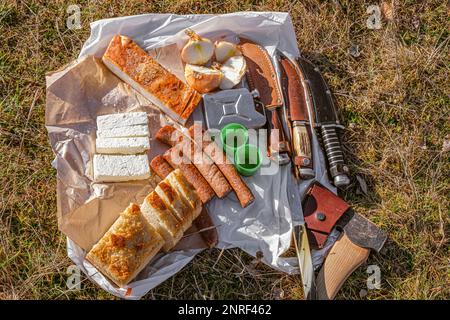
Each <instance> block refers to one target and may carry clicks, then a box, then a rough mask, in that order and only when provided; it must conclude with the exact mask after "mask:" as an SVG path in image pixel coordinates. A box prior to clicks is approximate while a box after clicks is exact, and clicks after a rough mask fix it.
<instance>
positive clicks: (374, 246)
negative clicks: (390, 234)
mask: <svg viewBox="0 0 450 320" xmlns="http://www.w3.org/2000/svg"><path fill="white" fill-rule="evenodd" d="M336 227H337V228H339V229H340V230H341V231H343V232H345V234H346V235H347V237H348V238H349V239H350V240H351V241H352V242H353V243H354V244H356V245H357V246H360V247H362V248H367V249H371V250H374V251H377V252H380V250H381V248H383V245H384V243H385V242H386V239H387V235H386V233H384V232H383V231H382V230H381V229H380V228H378V227H377V226H376V225H375V224H373V223H372V222H370V221H369V220H368V219H366V218H364V217H363V216H361V215H360V214H357V213H356V212H354V211H353V210H352V209H351V208H349V209H348V210H347V212H346V213H345V214H344V215H343V216H342V217H341V218H340V219H339V221H338V222H337V223H336Z"/></svg>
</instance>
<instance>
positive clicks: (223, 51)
mask: <svg viewBox="0 0 450 320" xmlns="http://www.w3.org/2000/svg"><path fill="white" fill-rule="evenodd" d="M214 46H215V49H214V54H215V56H216V61H218V62H220V63H223V62H225V61H227V60H228V59H229V58H231V57H234V56H240V55H242V54H241V51H239V49H238V47H237V46H236V45H235V44H234V43H231V42H228V41H216V43H215V44H214Z"/></svg>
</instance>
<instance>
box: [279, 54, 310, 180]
mask: <svg viewBox="0 0 450 320" xmlns="http://www.w3.org/2000/svg"><path fill="white" fill-rule="evenodd" d="M278 56H279V60H280V64H281V69H282V76H281V87H282V89H283V94H284V101H285V104H286V105H287V107H288V108H287V109H288V110H289V115H288V118H289V120H290V124H291V126H290V129H291V132H292V133H291V137H292V139H291V143H292V150H293V160H294V161H293V162H294V164H295V166H296V167H297V170H298V174H299V176H300V178H302V179H305V180H308V179H311V178H313V177H314V175H315V174H314V170H313V159H312V152H311V127H310V122H309V110H308V109H309V108H308V105H309V103H310V102H309V101H308V98H309V97H308V96H307V93H306V92H305V87H304V85H303V83H302V82H303V81H304V80H303V75H302V74H301V70H300V68H299V66H298V65H297V63H296V62H295V61H292V60H290V59H288V58H287V57H286V56H284V55H283V54H282V53H280V52H279V53H278ZM307 97H308V98H307Z"/></svg>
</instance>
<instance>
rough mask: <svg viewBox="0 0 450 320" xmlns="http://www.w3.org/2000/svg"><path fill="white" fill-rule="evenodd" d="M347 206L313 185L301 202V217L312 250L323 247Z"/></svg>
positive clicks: (317, 185) (317, 184)
mask: <svg viewBox="0 0 450 320" xmlns="http://www.w3.org/2000/svg"><path fill="white" fill-rule="evenodd" d="M349 207H350V206H349V205H348V204H347V203H346V202H345V201H344V200H342V199H341V198H339V197H338V196H337V195H335V194H334V193H333V192H331V191H330V190H328V189H327V188H325V187H324V186H322V185H321V184H319V183H314V184H313V185H312V187H311V188H310V189H309V191H308V193H307V195H306V197H305V200H304V202H303V216H304V218H305V222H306V228H307V232H308V239H309V242H310V246H311V247H312V248H313V249H320V248H322V247H323V246H324V244H325V242H326V240H327V238H328V235H329V233H330V232H331V230H332V229H333V227H334V225H335V224H336V222H337V221H338V220H339V218H340V217H341V216H342V215H343V214H344V213H345V212H346V211H347V210H348V209H349Z"/></svg>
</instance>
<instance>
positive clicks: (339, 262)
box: [316, 233, 370, 300]
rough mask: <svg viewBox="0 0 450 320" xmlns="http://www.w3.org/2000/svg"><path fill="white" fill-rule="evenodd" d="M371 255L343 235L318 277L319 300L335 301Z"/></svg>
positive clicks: (332, 249)
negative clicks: (354, 272)
mask: <svg viewBox="0 0 450 320" xmlns="http://www.w3.org/2000/svg"><path fill="white" fill-rule="evenodd" d="M369 253H370V250H369V249H366V248H362V247H359V246H357V245H355V244H354V243H353V242H352V241H351V240H350V239H349V238H348V237H347V235H346V234H345V233H343V234H342V236H341V237H340V238H339V239H338V240H337V241H336V242H335V244H334V245H333V247H332V248H331V250H330V253H328V256H327V258H326V259H325V262H324V263H323V266H322V268H321V269H320V271H319V274H318V275H317V279H316V285H317V298H318V299H319V300H333V299H334V298H335V297H336V294H337V293H338V291H339V290H340V289H341V287H342V285H343V284H344V282H345V280H347V278H348V277H349V276H350V275H351V274H352V273H353V271H355V270H356V269H357V268H358V267H359V266H360V265H361V264H363V263H364V262H365V261H366V260H367V258H368V257H369Z"/></svg>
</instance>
